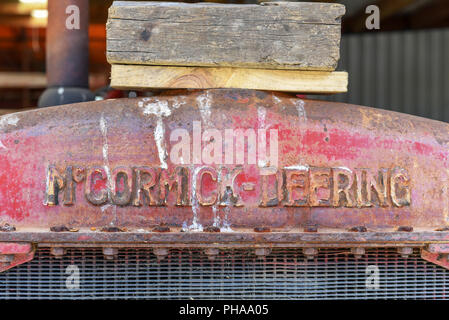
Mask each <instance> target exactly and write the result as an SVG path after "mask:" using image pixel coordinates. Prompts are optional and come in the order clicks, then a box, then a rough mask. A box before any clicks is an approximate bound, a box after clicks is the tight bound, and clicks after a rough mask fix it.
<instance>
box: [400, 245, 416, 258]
mask: <svg viewBox="0 0 449 320" xmlns="http://www.w3.org/2000/svg"><path fill="white" fill-rule="evenodd" d="M398 253H399V254H400V255H401V257H402V258H408V256H409V255H411V254H412V253H413V248H410V247H401V248H398Z"/></svg>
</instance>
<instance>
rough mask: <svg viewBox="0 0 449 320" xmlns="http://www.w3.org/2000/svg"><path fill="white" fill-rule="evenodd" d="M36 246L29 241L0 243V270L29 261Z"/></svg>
mask: <svg viewBox="0 0 449 320" xmlns="http://www.w3.org/2000/svg"><path fill="white" fill-rule="evenodd" d="M35 251H36V248H35V247H34V246H33V245H32V244H31V243H14V242H1V243H0V272H3V271H6V270H8V269H11V268H13V267H15V266H18V265H20V264H23V263H25V262H28V261H31V260H32V259H33V257H34V253H35Z"/></svg>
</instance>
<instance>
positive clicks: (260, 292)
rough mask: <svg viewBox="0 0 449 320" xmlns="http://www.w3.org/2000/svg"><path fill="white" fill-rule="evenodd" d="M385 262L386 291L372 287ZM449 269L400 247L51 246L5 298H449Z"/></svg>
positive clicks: (4, 282) (21, 270) (20, 272)
mask: <svg viewBox="0 0 449 320" xmlns="http://www.w3.org/2000/svg"><path fill="white" fill-rule="evenodd" d="M70 265H75V266H76V268H78V270H79V275H80V278H79V279H80V280H79V289H68V288H67V286H66V281H67V278H68V277H69V276H70V273H67V274H66V270H67V267H68V266H70ZM368 266H377V268H378V269H377V270H378V271H379V287H378V289H375V288H372V287H367V286H366V281H367V277H369V275H371V273H368V274H367V273H366V272H367V267H368ZM448 285H449V270H446V269H444V268H442V267H439V266H436V265H433V264H431V263H429V262H427V261H425V260H423V259H421V258H420V256H419V250H417V249H415V251H414V253H413V255H411V256H409V257H408V258H407V259H404V258H402V257H401V256H400V255H399V254H398V253H397V251H396V249H394V248H391V249H384V248H379V249H367V251H366V254H365V255H364V256H363V257H362V258H360V259H355V258H354V256H353V255H352V254H351V253H350V250H349V249H321V250H320V251H319V254H318V255H317V256H316V258H315V259H314V260H306V258H305V256H304V255H303V254H302V250H300V249H273V251H272V253H271V254H270V255H269V256H267V257H266V258H265V259H264V260H261V259H258V258H257V256H255V255H254V252H253V251H252V250H244V249H232V250H231V249H229V250H221V251H220V253H219V255H218V256H217V257H216V258H215V260H214V261H210V260H209V259H208V257H207V256H206V255H205V254H204V253H203V251H202V250H199V249H182V250H179V249H176V250H170V253H169V255H168V256H167V257H166V258H165V259H164V260H162V261H160V262H158V261H157V259H156V256H155V255H154V254H153V253H152V250H151V249H146V248H133V249H119V253H118V256H117V257H116V258H115V259H114V260H107V259H105V258H104V256H103V254H102V250H101V248H70V249H67V254H66V255H64V256H63V257H62V258H60V259H56V258H55V257H53V256H52V255H51V254H50V250H49V249H48V248H41V249H38V251H37V252H36V256H35V258H34V260H32V261H31V262H29V263H26V264H24V265H21V266H18V267H16V268H13V269H11V270H9V271H6V272H4V273H1V274H0V299H142V298H148V299H372V298H375V299H386V298H395V299H445V298H446V297H447V295H448V293H449V292H448V288H449V287H448Z"/></svg>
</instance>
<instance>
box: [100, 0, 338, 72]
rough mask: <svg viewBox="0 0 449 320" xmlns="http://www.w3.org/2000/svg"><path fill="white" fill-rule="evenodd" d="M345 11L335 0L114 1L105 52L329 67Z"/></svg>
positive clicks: (176, 61)
mask: <svg viewBox="0 0 449 320" xmlns="http://www.w3.org/2000/svg"><path fill="white" fill-rule="evenodd" d="M344 12H345V7H344V6H343V5H340V4H334V3H307V2H269V3H264V4H262V5H258V4H254V5H238V4H216V3H196V4H187V3H159V2H133V1H127V2H123V1H116V2H114V3H113V5H112V6H111V8H110V9H109V19H108V23H107V26H106V29H107V58H108V61H109V62H110V63H116V64H144V65H172V66H209V67H217V66H226V67H244V68H265V69H297V70H327V71H332V70H335V68H336V66H337V62H338V59H339V55H340V52H339V51H340V49H339V46H340V37H341V17H342V15H343V14H344Z"/></svg>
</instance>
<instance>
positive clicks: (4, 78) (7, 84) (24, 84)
mask: <svg viewBox="0 0 449 320" xmlns="http://www.w3.org/2000/svg"><path fill="white" fill-rule="evenodd" d="M46 86H47V78H46V76H45V73H41V72H0V88H30V89H32V88H35V89H41V88H45V87H46Z"/></svg>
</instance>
